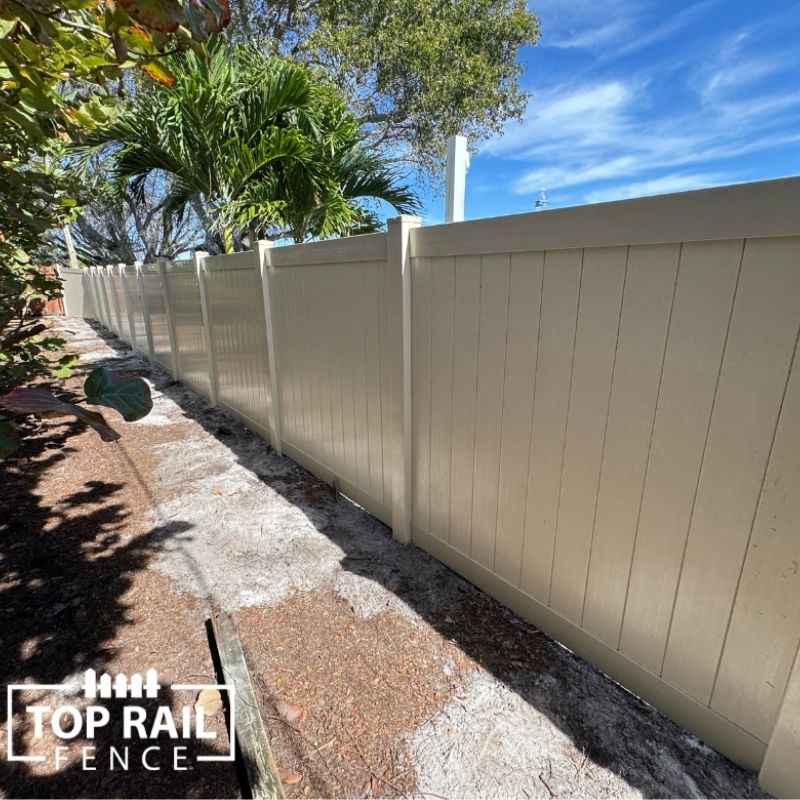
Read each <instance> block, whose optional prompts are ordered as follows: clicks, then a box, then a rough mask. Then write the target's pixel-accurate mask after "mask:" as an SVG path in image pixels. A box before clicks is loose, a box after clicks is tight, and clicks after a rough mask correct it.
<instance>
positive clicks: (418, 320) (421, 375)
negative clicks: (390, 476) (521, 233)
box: [411, 258, 432, 530]
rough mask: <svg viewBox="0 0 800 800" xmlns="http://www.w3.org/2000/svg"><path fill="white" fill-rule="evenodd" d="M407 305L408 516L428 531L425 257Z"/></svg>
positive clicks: (417, 262)
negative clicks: (410, 454)
mask: <svg viewBox="0 0 800 800" xmlns="http://www.w3.org/2000/svg"><path fill="white" fill-rule="evenodd" d="M413 270H414V271H413V277H412V286H411V291H412V293H413V294H412V302H411V314H412V319H411V407H412V408H413V423H412V426H411V449H412V452H413V453H414V460H413V467H412V473H411V516H412V519H413V521H414V523H415V524H417V525H419V526H420V527H421V528H424V529H425V530H430V486H431V472H430V467H431V325H432V317H431V295H432V264H431V260H430V259H429V258H417V259H414V261H413Z"/></svg>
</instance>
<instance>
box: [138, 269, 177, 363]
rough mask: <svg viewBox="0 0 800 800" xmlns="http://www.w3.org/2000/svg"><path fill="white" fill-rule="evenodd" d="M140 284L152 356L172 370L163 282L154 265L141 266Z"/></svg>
mask: <svg viewBox="0 0 800 800" xmlns="http://www.w3.org/2000/svg"><path fill="white" fill-rule="evenodd" d="M142 286H143V287H144V295H145V304H146V305H147V312H148V317H149V320H150V331H151V334H152V337H153V358H154V359H155V360H156V361H157V362H158V363H159V364H160V365H161V366H162V367H164V369H166V370H167V371H168V372H171V371H172V365H173V361H172V358H173V354H172V346H171V343H170V335H169V320H168V318H167V306H166V302H165V299H164V284H163V281H162V278H161V274H160V272H159V270H158V268H157V267H156V266H155V265H146V266H144V267H142Z"/></svg>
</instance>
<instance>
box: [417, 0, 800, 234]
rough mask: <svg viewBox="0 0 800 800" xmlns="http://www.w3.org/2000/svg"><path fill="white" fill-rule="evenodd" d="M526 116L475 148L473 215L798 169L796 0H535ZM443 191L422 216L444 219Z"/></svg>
mask: <svg viewBox="0 0 800 800" xmlns="http://www.w3.org/2000/svg"><path fill="white" fill-rule="evenodd" d="M531 7H532V8H533V9H534V10H535V11H536V12H537V14H538V15H539V17H540V19H541V23H542V36H541V39H540V41H539V44H538V45H537V46H536V47H535V48H526V49H525V50H524V51H523V52H522V53H521V55H520V59H521V61H522V63H523V64H524V65H525V74H524V76H523V79H522V81H523V85H524V86H525V88H526V89H527V90H529V91H530V92H532V95H533V96H532V98H531V101H530V104H529V106H528V110H527V113H526V115H525V119H524V120H523V121H522V122H521V123H519V122H513V123H509V125H508V126H507V127H506V130H505V133H504V135H503V136H501V137H497V138H496V139H493V140H492V141H490V142H485V143H483V144H481V145H480V149H479V152H478V154H477V155H475V156H473V158H472V164H471V167H470V170H469V173H468V175H467V197H466V216H467V219H474V218H476V217H484V216H494V215H498V214H512V213H517V212H521V211H528V210H530V209H531V208H532V207H533V203H534V201H535V200H536V197H537V195H538V191H539V187H540V186H544V187H546V188H547V191H548V195H549V199H550V205H551V207H563V206H569V205H577V204H582V203H593V202H602V201H605V200H618V199H623V198H627V197H638V196H642V195H647V194H661V193H664V192H675V191H683V190H687V189H699V188H704V187H707V186H717V185H721V184H726V183H739V182H742V181H750V180H760V179H764V178H774V177H781V176H786V175H793V174H798V173H800V2H797V0H794V2H789V1H788V0H762V2H752V0H747V2H745V0H697V1H696V2H683V1H682V0H681V1H680V2H677V1H675V0H604V2H598V0H536V2H532V3H531ZM443 202H444V201H443V199H442V198H440V197H431V198H429V199H428V201H427V203H426V210H425V213H424V214H423V217H424V220H425V222H426V223H427V224H434V223H436V222H440V221H441V219H442V216H443Z"/></svg>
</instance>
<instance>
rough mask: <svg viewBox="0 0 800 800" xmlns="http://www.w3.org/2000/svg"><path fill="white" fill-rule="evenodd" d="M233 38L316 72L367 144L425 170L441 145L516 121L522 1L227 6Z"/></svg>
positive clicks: (525, 29) (242, 2)
mask: <svg viewBox="0 0 800 800" xmlns="http://www.w3.org/2000/svg"><path fill="white" fill-rule="evenodd" d="M232 12H233V21H232V26H231V32H232V33H233V35H234V36H235V37H238V38H239V39H244V40H249V41H262V40H266V42H267V43H268V44H269V46H272V47H275V48H277V49H278V51H279V52H288V53H291V54H292V55H294V56H296V57H298V58H300V59H302V60H304V61H306V62H307V63H309V64H312V65H315V66H318V67H321V68H322V69H323V70H324V71H325V73H326V74H327V75H328V76H329V77H330V78H331V79H333V80H334V81H335V82H336V83H337V85H338V86H339V87H340V88H341V89H342V91H343V92H344V93H345V94H346V96H347V98H348V101H349V103H350V107H351V109H352V110H353V111H354V112H355V114H356V115H357V117H358V118H359V121H360V122H361V123H362V124H364V125H365V126H366V127H367V128H368V130H369V131H370V134H371V138H372V141H373V143H377V144H380V145H383V146H385V147H388V148H389V149H390V150H391V151H392V152H393V153H394V154H395V155H401V156H402V157H404V158H406V159H408V160H409V161H411V162H413V163H415V164H417V165H418V166H421V167H422V168H423V169H427V170H430V169H432V168H434V167H437V166H438V163H439V160H440V158H441V157H442V156H443V154H444V150H445V143H446V139H447V137H448V136H450V135H452V134H456V133H460V134H464V135H466V136H468V137H469V138H470V140H471V141H472V142H477V141H479V140H481V139H485V138H487V137H488V136H491V135H492V134H494V133H496V132H497V131H499V130H500V129H501V128H502V126H503V124H504V123H505V122H506V121H507V120H509V119H514V118H519V117H521V115H522V113H523V112H524V110H525V106H526V104H527V99H528V96H527V94H526V93H525V92H524V91H523V90H522V89H521V88H520V85H519V78H520V75H521V70H522V68H521V66H520V65H519V63H518V61H517V54H518V52H519V50H520V48H521V47H524V46H525V45H533V44H535V43H536V41H537V40H538V38H539V21H538V19H537V17H536V16H535V14H533V13H532V12H530V11H529V10H528V8H527V5H526V3H525V1H524V0H447V2H429V0H346V2H343V0H308V1H307V2H297V0H232Z"/></svg>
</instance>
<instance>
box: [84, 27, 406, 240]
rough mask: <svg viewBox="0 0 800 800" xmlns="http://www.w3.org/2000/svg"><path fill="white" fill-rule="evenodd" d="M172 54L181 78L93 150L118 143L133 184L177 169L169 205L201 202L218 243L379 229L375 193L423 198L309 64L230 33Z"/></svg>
mask: <svg viewBox="0 0 800 800" xmlns="http://www.w3.org/2000/svg"><path fill="white" fill-rule="evenodd" d="M167 66H168V68H169V70H170V72H171V74H172V75H174V83H173V84H172V85H171V86H169V87H164V86H160V85H158V84H152V85H151V86H150V87H148V88H147V89H145V90H143V91H141V92H139V93H138V94H137V96H136V97H135V98H134V100H133V101H132V103H131V105H130V107H129V108H127V109H126V110H123V111H122V112H121V113H120V114H119V115H118V116H117V117H116V118H115V119H114V120H113V121H112V122H111V123H110V124H108V125H105V126H102V127H100V128H98V129H97V131H96V132H94V133H93V134H92V135H91V136H90V137H89V138H88V140H87V142H88V146H89V147H88V149H87V150H85V153H86V154H88V155H94V154H96V153H97V152H98V150H102V149H104V148H105V149H110V150H111V152H112V153H113V157H114V160H115V162H116V172H117V175H118V176H119V177H121V178H124V179H128V180H130V181H131V184H130V185H131V187H132V190H133V191H134V193H136V192H138V191H139V190H140V189H141V187H142V185H143V181H145V180H146V179H147V178H148V177H149V176H151V175H153V174H154V173H158V172H160V173H164V174H166V175H168V176H170V177H171V178H172V179H173V181H172V185H171V188H170V194H169V198H168V201H167V203H166V205H165V210H166V211H167V212H172V213H174V214H176V215H177V216H178V217H180V216H181V215H182V214H183V213H184V212H185V211H186V209H187V208H188V207H192V208H194V209H199V213H200V214H201V216H202V217H203V218H204V222H205V226H206V228H207V230H209V231H210V232H211V234H212V239H211V241H208V242H207V249H209V250H210V251H212V252H214V251H218V250H219V249H220V248H222V249H224V250H225V251H227V252H229V251H232V250H233V249H235V247H236V246H237V244H240V243H241V242H242V240H243V238H245V237H249V238H250V239H251V240H252V239H253V238H255V237H260V236H270V237H271V238H281V237H287V236H288V237H292V238H293V239H295V241H304V240H305V239H307V238H308V237H313V236H319V237H326V236H333V235H346V234H350V233H355V232H362V231H365V230H374V229H375V228H376V227H377V226H378V225H379V221H378V219H377V217H376V215H375V213H374V210H373V208H374V206H372V205H371V203H374V201H376V200H382V201H385V202H387V203H389V204H391V205H392V206H394V208H395V209H397V210H398V211H400V212H407V211H413V210H414V209H415V208H416V199H415V197H414V195H413V193H412V192H411V191H410V190H409V189H408V188H407V187H405V186H402V185H399V184H398V180H397V175H396V173H395V170H394V169H393V167H392V166H391V165H390V164H389V162H388V161H387V160H386V159H385V158H384V157H381V156H379V155H377V154H376V153H374V152H371V151H370V150H368V149H367V148H365V146H364V144H363V142H362V133H361V132H360V130H359V125H358V122H357V120H356V119H355V117H354V116H353V115H352V113H350V112H349V111H348V109H347V106H346V103H345V101H344V99H343V98H342V96H341V94H340V93H339V91H338V90H337V89H336V88H335V87H334V86H332V85H330V84H327V83H323V82H321V81H319V80H317V79H315V78H314V76H313V75H312V72H311V71H310V70H309V69H308V68H307V67H304V66H302V65H299V64H296V63H292V62H290V61H288V60H286V59H283V58H280V57H277V56H268V55H264V54H263V53H261V52H260V51H259V50H258V49H257V48H255V47H253V46H251V45H246V44H243V45H238V46H235V47H233V48H232V49H227V48H225V47H224V46H223V44H222V43H220V44H219V45H218V46H215V47H212V48H211V58H210V59H209V60H208V61H206V60H205V59H202V58H199V57H197V56H196V55H195V54H193V53H182V54H180V55H178V56H175V57H173V58H172V59H170V60H169V61H168V62H167ZM214 235H215V236H216V240H214V238H213V237H214Z"/></svg>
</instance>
